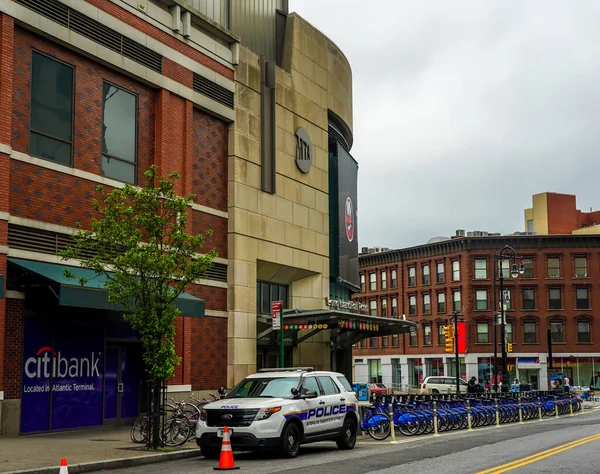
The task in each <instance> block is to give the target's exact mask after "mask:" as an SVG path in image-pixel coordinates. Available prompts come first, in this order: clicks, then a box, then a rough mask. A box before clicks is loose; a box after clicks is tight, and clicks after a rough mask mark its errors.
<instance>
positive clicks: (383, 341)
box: [381, 336, 388, 347]
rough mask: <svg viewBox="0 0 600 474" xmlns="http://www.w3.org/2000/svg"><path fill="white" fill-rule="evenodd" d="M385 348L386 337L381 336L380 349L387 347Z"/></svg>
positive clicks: (386, 344) (386, 343)
mask: <svg viewBox="0 0 600 474" xmlns="http://www.w3.org/2000/svg"><path fill="white" fill-rule="evenodd" d="M387 346H388V337H387V336H381V347H387Z"/></svg>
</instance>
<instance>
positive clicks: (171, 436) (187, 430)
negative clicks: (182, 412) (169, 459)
mask: <svg viewBox="0 0 600 474" xmlns="http://www.w3.org/2000/svg"><path fill="white" fill-rule="evenodd" d="M191 433H192V427H191V424H190V423H189V422H188V421H187V419H186V418H184V417H175V418H171V419H170V420H167V421H166V422H165V424H164V425H163V441H164V443H165V444H166V445H167V446H181V445H182V444H184V443H185V442H186V441H187V440H188V439H189V437H190V435H191Z"/></svg>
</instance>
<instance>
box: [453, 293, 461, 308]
mask: <svg viewBox="0 0 600 474" xmlns="http://www.w3.org/2000/svg"><path fill="white" fill-rule="evenodd" d="M460 309H461V306H460V290H454V291H453V292H452V310H453V311H460Z"/></svg>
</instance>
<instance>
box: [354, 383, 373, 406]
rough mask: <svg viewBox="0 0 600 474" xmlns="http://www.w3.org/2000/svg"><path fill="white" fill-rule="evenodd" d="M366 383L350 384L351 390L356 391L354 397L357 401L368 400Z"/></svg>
mask: <svg viewBox="0 0 600 474" xmlns="http://www.w3.org/2000/svg"><path fill="white" fill-rule="evenodd" d="M368 388H369V387H368V385H367V384H366V383H354V384H352V390H354V392H355V393H356V397H357V398H358V401H359V402H367V401H369V389H368Z"/></svg>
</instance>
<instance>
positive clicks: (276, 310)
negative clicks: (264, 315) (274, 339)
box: [271, 301, 283, 330]
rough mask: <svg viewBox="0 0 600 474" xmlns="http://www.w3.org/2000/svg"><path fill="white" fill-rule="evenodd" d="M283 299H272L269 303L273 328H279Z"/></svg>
mask: <svg viewBox="0 0 600 474" xmlns="http://www.w3.org/2000/svg"><path fill="white" fill-rule="evenodd" d="M282 306H283V301H273V302H272V303H271V317H272V319H273V329H275V330H279V329H281V307H282Z"/></svg>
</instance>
